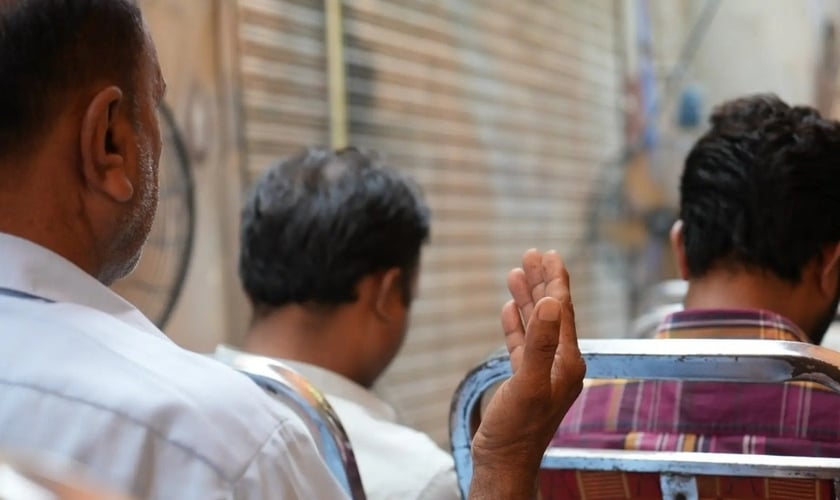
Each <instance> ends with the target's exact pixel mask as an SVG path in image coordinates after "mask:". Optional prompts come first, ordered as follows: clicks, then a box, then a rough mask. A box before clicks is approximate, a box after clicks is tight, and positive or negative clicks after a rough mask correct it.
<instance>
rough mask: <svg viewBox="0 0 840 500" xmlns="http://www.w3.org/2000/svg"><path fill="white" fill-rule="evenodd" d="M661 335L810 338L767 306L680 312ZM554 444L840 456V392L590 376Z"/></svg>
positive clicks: (796, 385) (804, 385)
mask: <svg viewBox="0 0 840 500" xmlns="http://www.w3.org/2000/svg"><path fill="white" fill-rule="evenodd" d="M658 337H659V338H744V339H771V340H798V341H803V342H807V337H806V336H805V334H804V333H803V332H802V331H801V330H800V329H799V328H798V327H797V326H796V325H794V324H793V323H792V322H790V321H789V320H788V319H786V318H784V317H782V316H780V315H778V314H774V313H771V312H767V311H759V310H745V311H741V310H688V311H682V312H678V313H675V314H672V315H671V316H669V317H668V318H666V319H665V320H664V321H663V322H662V324H661V325H660V329H659V334H658ZM552 444H553V445H557V446H565V447H581V448H606V449H634V450H651V451H704V452H720V453H761V454H770V455H800V456H828V457H840V395H837V394H835V393H834V392H832V391H831V390H829V389H827V388H825V387H823V386H821V385H819V384H813V383H809V382H790V383H786V384H744V383H719V382H675V381H628V380H618V381H615V380H610V381H608V380H587V381H586V383H585V386H584V389H583V392H582V393H581V395H580V397H579V398H578V400H577V402H576V403H575V404H574V405H573V406H572V408H571V410H570V411H569V413H568V414H567V415H566V418H565V419H564V420H563V423H562V424H561V425H560V427H559V428H558V430H557V434H556V435H555V437H554V440H553V442H552Z"/></svg>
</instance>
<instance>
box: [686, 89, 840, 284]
mask: <svg viewBox="0 0 840 500" xmlns="http://www.w3.org/2000/svg"><path fill="white" fill-rule="evenodd" d="M710 121H711V129H710V130H709V131H708V132H706V134H705V135H704V136H703V137H702V138H701V139H700V140H699V141H698V142H697V144H696V145H695V146H694V148H693V149H692V150H691V152H690V153H689V155H688V157H687V159H686V162H685V170H684V172H683V176H682V182H681V186H680V194H681V206H680V212H681V218H682V220H683V223H684V226H683V231H684V240H685V251H686V258H687V261H688V267H689V271H690V272H691V274H692V275H694V276H702V275H703V274H705V273H706V272H707V271H709V269H710V268H712V267H713V266H716V265H719V264H724V265H734V266H741V267H747V268H754V269H759V270H763V271H769V272H772V273H773V274H775V275H777V276H778V277H780V278H782V279H784V280H786V281H788V282H791V283H797V282H799V281H800V280H801V277H802V270H803V268H804V267H805V265H806V264H807V263H808V262H809V261H811V260H812V259H814V258H815V257H816V256H817V255H819V252H820V250H821V248H822V247H823V246H824V245H826V244H829V243H835V242H837V241H840V123H838V122H836V121H833V120H827V119H824V118H822V117H821V116H820V114H819V113H818V112H817V111H816V110H815V109H813V108H810V107H805V106H793V107H792V106H789V105H787V104H786V103H784V102H783V101H782V100H780V99H779V98H778V97H776V96H774V95H755V96H750V97H744V98H741V99H736V100H733V101H729V102H726V103H724V104H723V105H721V106H720V107H718V108H717V109H716V110H715V111H714V113H713V114H712V117H711V120H710Z"/></svg>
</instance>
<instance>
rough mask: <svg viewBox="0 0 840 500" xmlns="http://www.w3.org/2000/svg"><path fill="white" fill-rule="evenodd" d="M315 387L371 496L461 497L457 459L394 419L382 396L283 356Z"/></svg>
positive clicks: (381, 499)
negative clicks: (329, 407)
mask: <svg viewBox="0 0 840 500" xmlns="http://www.w3.org/2000/svg"><path fill="white" fill-rule="evenodd" d="M283 362H284V363H287V364H288V365H289V366H291V367H292V368H294V369H295V370H297V371H298V372H300V373H301V374H302V375H303V376H305V377H306V378H307V379H308V380H309V381H310V382H311V383H313V384H314V385H315V386H316V387H318V388H319V389H320V390H321V391H322V392H324V394H325V395H326V397H327V399H328V400H329V402H330V405H332V407H333V408H334V409H335V411H336V413H337V414H338V417H339V418H340V419H341V423H342V425H343V427H344V429H345V430H346V431H347V434H348V436H349V438H350V442H351V444H352V445H353V452H354V453H355V455H356V461H357V463H358V465H359V472H360V473H361V476H362V481H363V483H364V487H365V493H366V494H367V498H368V499H369V500H386V499H397V498H399V499H406V500H408V499H429V500H444V499H456V498H460V496H461V495H460V492H459V491H458V488H457V485H456V476H455V465H454V462H453V460H452V457H451V455H449V453H447V452H445V451H443V450H442V449H441V448H440V447H438V446H437V444H435V442H434V441H432V439H431V438H430V437H429V436H427V435H426V434H423V433H422V432H420V431H417V430H414V429H412V428H410V427H407V426H405V425H401V424H400V423H399V422H398V421H397V415H396V413H395V412H394V409H393V408H391V406H390V405H388V404H387V403H386V402H385V401H383V400H381V399H380V398H379V397H377V396H376V395H375V394H374V393H373V392H372V391H369V390H367V389H365V388H363V387H361V386H359V385H358V384H355V383H353V382H352V381H351V380H348V379H346V378H344V377H342V376H341V375H338V374H336V373H333V372H330V371H328V370H324V369H323V368H320V367H317V366H313V365H309V364H307V363H301V362H295V361H288V360H283Z"/></svg>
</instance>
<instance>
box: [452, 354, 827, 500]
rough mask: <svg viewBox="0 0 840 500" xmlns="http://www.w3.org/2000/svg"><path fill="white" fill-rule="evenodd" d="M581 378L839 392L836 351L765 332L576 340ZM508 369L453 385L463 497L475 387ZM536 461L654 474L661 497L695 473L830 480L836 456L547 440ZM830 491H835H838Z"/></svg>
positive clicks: (486, 370)
mask: <svg viewBox="0 0 840 500" xmlns="http://www.w3.org/2000/svg"><path fill="white" fill-rule="evenodd" d="M580 348H581V352H582V354H583V357H584V359H585V360H586V364H587V378H601V379H639V380H682V381H706V382H742V383H783V382H791V381H810V382H817V383H820V384H823V385H825V386H827V387H828V388H830V389H832V390H833V391H835V392H838V393H840V353H838V352H835V351H832V350H830V349H826V348H823V347H819V346H814V345H810V344H806V343H803V342H786V341H770V340H711V341H710V340H677V339H664V340H652V339H617V340H581V341H580ZM510 375H511V370H510V360H509V358H508V356H507V355H506V354H504V355H495V356H493V357H491V358H490V359H488V360H487V361H485V362H484V363H482V364H481V365H479V366H478V367H476V368H475V369H473V370H472V371H471V372H470V373H469V374H468V375H467V376H466V378H465V379H464V380H463V382H462V383H461V385H460V386H459V387H458V389H457V390H456V392H455V395H454V397H453V401H452V407H451V413H450V435H451V444H452V453H453V457H454V459H455V469H456V472H457V474H458V483H459V487H460V489H461V492H462V494H463V495H464V497H465V498H466V494H467V492H468V490H469V485H470V480H471V478H472V456H471V454H470V442H471V440H472V434H473V431H474V429H473V427H474V424H475V422H476V419H477V415H476V410H477V408H478V407H479V403H480V401H481V397H482V395H483V394H484V393H485V392H486V391H487V390H489V389H491V388H493V387H495V386H496V385H497V384H498V383H500V382H502V381H504V380H505V379H507V378H509V377H510ZM542 467H543V469H557V470H580V471H624V472H632V473H645V472H647V473H656V474H659V478H660V481H659V483H660V484H659V485H660V491H661V493H662V498H666V499H684V500H690V499H692V498H697V496H696V492H697V487H696V478H697V477H698V476H740V477H755V478H776V479H809V480H833V481H834V494H835V495H837V494H838V492H840V487H838V486H840V484H839V483H838V479H839V478H840V459H835V458H820V457H786V456H773V455H740V454H723V453H698V452H645V451H635V450H593V449H572V448H554V447H550V448H549V449H548V450H547V451H546V454H545V456H544V458H543V463H542ZM836 498H840V496H837V497H836Z"/></svg>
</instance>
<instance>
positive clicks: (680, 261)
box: [670, 219, 689, 280]
mask: <svg viewBox="0 0 840 500" xmlns="http://www.w3.org/2000/svg"><path fill="white" fill-rule="evenodd" d="M670 238H671V248H672V249H673V250H674V255H675V257H676V261H677V271H678V272H679V273H680V278H682V279H684V280H687V279H688V278H689V272H688V259H687V258H686V256H685V237H684V234H683V221H682V219H678V220H677V221H676V222H674V225H673V226H671V234H670Z"/></svg>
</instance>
